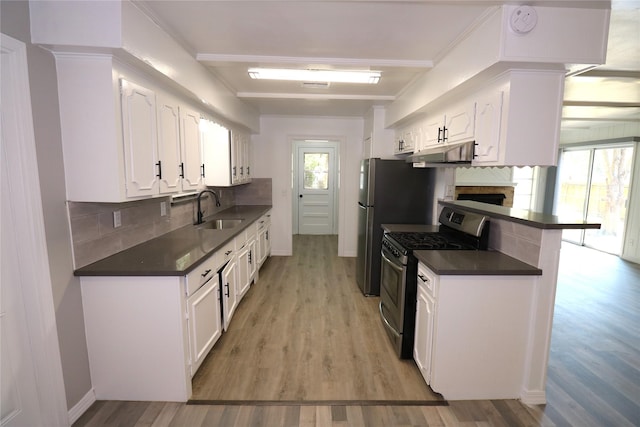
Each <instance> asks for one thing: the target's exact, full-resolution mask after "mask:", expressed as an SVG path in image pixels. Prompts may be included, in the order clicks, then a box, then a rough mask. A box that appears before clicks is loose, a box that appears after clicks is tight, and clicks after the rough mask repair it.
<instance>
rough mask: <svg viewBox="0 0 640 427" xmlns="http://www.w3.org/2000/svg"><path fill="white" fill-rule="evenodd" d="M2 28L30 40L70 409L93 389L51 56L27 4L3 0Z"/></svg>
mask: <svg viewBox="0 0 640 427" xmlns="http://www.w3.org/2000/svg"><path fill="white" fill-rule="evenodd" d="M0 5H1V10H2V11H1V13H0V15H1V16H2V23H1V25H0V27H1V28H2V32H3V33H5V34H8V35H10V36H11V37H13V38H16V39H19V40H21V41H23V42H25V43H26V45H27V61H28V64H29V84H30V88H31V105H32V109H33V127H34V134H35V140H36V141H35V142H36V155H37V158H38V164H37V167H38V174H39V177H40V189H41V197H42V210H43V216H44V226H45V237H46V240H47V250H48V251H47V252H48V256H49V270H50V272H49V274H50V276H51V285H52V293H53V300H54V301H53V303H54V307H55V310H56V328H57V332H58V341H59V345H60V356H61V359H62V371H63V378H64V384H65V394H66V400H67V405H68V407H69V408H72V407H74V406H75V405H77V404H78V403H79V402H80V401H82V399H83V398H84V397H85V395H86V394H87V393H89V392H90V390H91V377H90V375H89V358H88V354H87V343H86V339H85V331H84V317H83V314H82V298H81V294H80V281H79V280H78V278H77V277H74V275H73V258H72V253H71V231H70V229H69V220H68V217H67V208H66V204H65V200H66V196H65V193H66V190H65V180H64V165H63V159H62V140H61V131H60V122H59V120H60V111H59V108H58V90H57V80H56V68H55V62H54V58H53V55H51V53H49V52H48V51H46V50H44V49H42V48H40V47H38V46H35V45H33V44H31V43H30V41H29V40H30V35H29V27H30V22H29V3H27V2H6V1H3V2H1V3H0Z"/></svg>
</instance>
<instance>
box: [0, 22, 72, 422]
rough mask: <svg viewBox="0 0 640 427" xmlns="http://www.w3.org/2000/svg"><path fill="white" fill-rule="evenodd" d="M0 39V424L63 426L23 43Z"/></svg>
mask: <svg viewBox="0 0 640 427" xmlns="http://www.w3.org/2000/svg"><path fill="white" fill-rule="evenodd" d="M1 40H2V58H1V59H0V65H1V66H2V69H1V75H2V79H0V81H1V83H2V87H1V89H0V93H1V94H2V98H1V99H2V101H1V102H0V112H1V114H0V183H1V189H0V192H1V193H0V194H1V198H0V203H1V204H0V208H1V212H0V218H1V220H0V268H1V270H0V380H1V381H0V425H1V426H2V427H5V426H6V427H8V426H37V425H52V426H54V425H55V426H57V425H68V423H69V420H68V413H67V408H66V400H65V397H64V383H63V380H62V368H61V363H60V353H59V348H58V336H57V333H56V331H55V311H54V307H53V295H52V293H51V279H50V276H49V263H48V258H47V250H46V241H45V236H44V218H43V216H42V204H41V199H40V185H39V182H38V173H37V168H35V167H34V165H35V164H36V161H37V159H36V153H35V142H34V135H33V121H32V117H31V104H30V95H29V84H28V69H27V62H26V61H27V59H26V47H25V45H24V43H22V42H19V41H17V40H14V39H12V38H10V37H7V36H5V35H4V34H2V35H1Z"/></svg>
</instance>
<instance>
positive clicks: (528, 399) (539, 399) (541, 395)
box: [520, 390, 547, 405]
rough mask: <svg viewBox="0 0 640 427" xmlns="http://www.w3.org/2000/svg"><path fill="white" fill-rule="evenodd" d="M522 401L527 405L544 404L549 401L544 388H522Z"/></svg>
mask: <svg viewBox="0 0 640 427" xmlns="http://www.w3.org/2000/svg"><path fill="white" fill-rule="evenodd" d="M520 401H521V402H522V403H524V404H525V405H544V404H546V403H547V394H546V393H545V391H544V390H538V391H531V390H522V392H520Z"/></svg>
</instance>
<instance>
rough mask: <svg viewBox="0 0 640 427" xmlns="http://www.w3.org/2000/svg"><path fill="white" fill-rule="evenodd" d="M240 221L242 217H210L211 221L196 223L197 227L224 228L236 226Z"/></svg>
mask: <svg viewBox="0 0 640 427" xmlns="http://www.w3.org/2000/svg"><path fill="white" fill-rule="evenodd" d="M242 221H243V220H242V219H212V220H211V221H207V222H204V223H202V224H200V225H198V228H201V229H212V230H226V229H229V228H234V227H237V226H238V225H239V224H240V223H241V222H242Z"/></svg>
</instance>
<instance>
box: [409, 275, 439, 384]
mask: <svg viewBox="0 0 640 427" xmlns="http://www.w3.org/2000/svg"><path fill="white" fill-rule="evenodd" d="M435 279H436V278H435V276H432V275H430V274H429V273H427V272H426V270H425V268H424V266H423V265H422V264H420V265H419V267H418V294H417V304H416V330H415V339H414V346H413V359H414V360H415V361H416V364H417V365H418V369H420V373H421V374H422V376H423V377H424V380H425V381H426V383H427V384H431V355H432V350H433V330H434V322H435V309H436V301H435V293H434V289H435Z"/></svg>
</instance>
